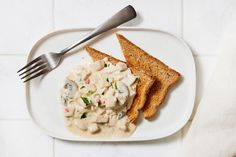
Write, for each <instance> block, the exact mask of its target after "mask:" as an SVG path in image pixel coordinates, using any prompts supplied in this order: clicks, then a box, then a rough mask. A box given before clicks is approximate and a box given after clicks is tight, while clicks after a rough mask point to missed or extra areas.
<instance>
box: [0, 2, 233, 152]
mask: <svg viewBox="0 0 236 157" xmlns="http://www.w3.org/2000/svg"><path fill="white" fill-rule="evenodd" d="M128 4H132V5H133V6H134V7H135V9H136V10H137V12H138V18H137V19H136V20H134V21H132V22H130V23H127V24H126V26H130V27H147V28H155V29H161V30H165V31H168V32H171V33H173V34H176V35H178V36H180V37H182V38H183V39H184V40H186V41H187V42H188V43H189V45H190V46H191V47H192V49H193V53H194V58H195V61H196V68H197V97H196V102H195V104H198V102H199V100H200V97H201V95H202V94H203V91H204V87H205V86H206V83H207V80H208V79H209V77H210V75H211V72H212V70H213V68H214V63H215V61H216V57H217V46H218V44H219V42H220V37H221V35H222V31H223V29H224V27H225V25H226V24H227V23H228V22H230V21H232V20H236V1H235V0H215V1H213V0H149V1H144V0H136V1H130V0H119V1H118V0H113V1H112V0H100V1H98V0H0V89H1V90H0V101H1V103H0V157H16V156H17V157H32V156H34V157H42V156H43V157H68V156H70V157H77V156H83V157H85V156H88V157H93V156H94V157H100V156H101V157H108V156H112V157H121V156H137V157H141V156H142V157H143V156H150V157H152V156H161V157H174V156H175V154H176V151H177V150H178V147H179V146H180V145H181V141H182V138H183V136H184V133H185V131H186V128H185V129H182V130H180V131H179V132H177V133H176V134H174V135H172V136H170V137H168V138H165V139H162V140H158V141H150V142H136V143H85V142H65V141H59V140H56V139H53V138H51V137H48V136H47V135H44V134H43V133H42V132H41V131H40V130H39V129H38V128H37V127H36V126H35V125H34V124H33V123H32V121H31V120H30V118H29V115H28V113H27V110H26V103H25V98H24V89H23V84H22V83H21V81H20V80H19V77H17V75H16V71H17V69H19V68H20V67H21V66H22V65H24V64H25V61H26V55H27V53H28V52H29V50H30V48H31V47H32V45H33V44H34V43H35V42H36V41H37V40H38V39H39V38H40V37H42V36H43V35H45V34H47V33H49V32H52V31H54V30H59V29H63V28H81V27H95V26H97V25H98V24H99V23H101V22H102V21H104V20H105V19H106V18H108V17H109V16H110V15H112V14H114V13H115V12H116V11H118V10H119V9H121V8H123V7H125V6H126V5H128Z"/></svg>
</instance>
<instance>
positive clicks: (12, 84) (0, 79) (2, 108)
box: [0, 55, 28, 119]
mask: <svg viewBox="0 0 236 157" xmlns="http://www.w3.org/2000/svg"><path fill="white" fill-rule="evenodd" d="M25 58H26V57H25V56H24V55H22V56H0V89H1V90H0V99H1V103H0V119H12V118H13V119H16V118H28V112H27V110H26V103H25V94H24V88H23V87H24V86H23V83H22V81H21V80H20V78H19V77H18V76H17V73H16V72H17V70H18V69H19V68H20V67H22V66H23V65H24V64H25Z"/></svg>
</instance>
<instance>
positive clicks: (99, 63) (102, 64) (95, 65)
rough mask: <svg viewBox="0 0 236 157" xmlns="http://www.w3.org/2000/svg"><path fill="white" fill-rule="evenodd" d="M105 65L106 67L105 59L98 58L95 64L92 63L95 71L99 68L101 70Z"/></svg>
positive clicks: (91, 66)
mask: <svg viewBox="0 0 236 157" xmlns="http://www.w3.org/2000/svg"><path fill="white" fill-rule="evenodd" d="M103 67H104V61H103V60H98V61H96V62H95V63H93V64H91V65H90V68H91V69H92V70H93V71H99V70H101V69H102V68H103Z"/></svg>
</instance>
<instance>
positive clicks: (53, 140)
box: [52, 137, 55, 157]
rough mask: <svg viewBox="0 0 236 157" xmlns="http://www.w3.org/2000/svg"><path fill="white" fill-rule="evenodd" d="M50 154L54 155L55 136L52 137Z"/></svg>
mask: <svg viewBox="0 0 236 157" xmlns="http://www.w3.org/2000/svg"><path fill="white" fill-rule="evenodd" d="M52 156H53V157H55V138H54V137H53V138H52Z"/></svg>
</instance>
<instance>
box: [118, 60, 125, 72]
mask: <svg viewBox="0 0 236 157" xmlns="http://www.w3.org/2000/svg"><path fill="white" fill-rule="evenodd" d="M116 68H117V69H118V70H120V71H124V70H126V69H127V65H126V64H125V63H123V62H118V63H117V64H116Z"/></svg>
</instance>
